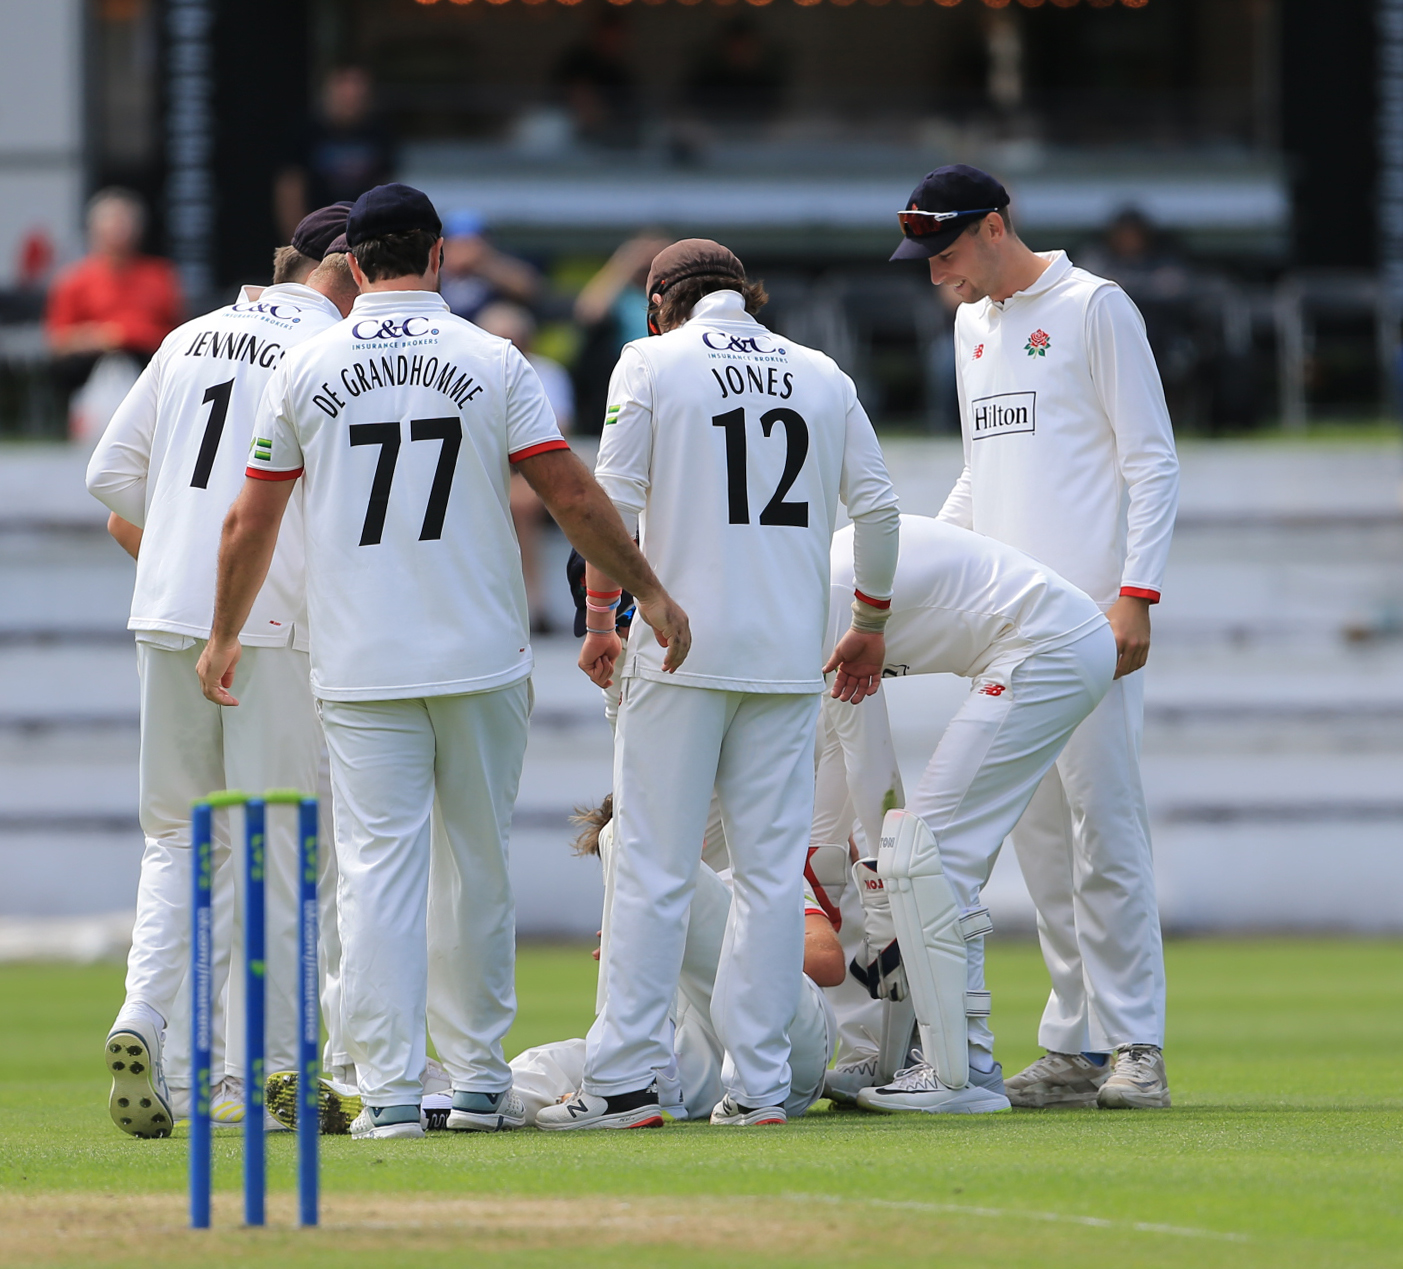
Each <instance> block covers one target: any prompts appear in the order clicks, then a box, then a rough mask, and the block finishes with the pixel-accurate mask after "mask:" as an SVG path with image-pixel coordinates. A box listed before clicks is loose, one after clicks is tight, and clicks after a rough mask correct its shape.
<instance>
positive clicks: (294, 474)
mask: <svg viewBox="0 0 1403 1269" xmlns="http://www.w3.org/2000/svg"><path fill="white" fill-rule="evenodd" d="M302 470H303V469H302V468H301V467H299V468H298V469H297V470H296V471H264V470H263V468H261V467H245V468H244V475H245V476H252V477H253V479H254V480H296V479H297V478H298V477H299V476H300V475H301V474H302Z"/></svg>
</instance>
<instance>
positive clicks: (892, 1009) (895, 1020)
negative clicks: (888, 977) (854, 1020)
mask: <svg viewBox="0 0 1403 1269" xmlns="http://www.w3.org/2000/svg"><path fill="white" fill-rule="evenodd" d="M915 1025H916V1012H915V1010H914V1009H912V1007H911V1001H910V1000H909V999H906V1000H884V1001H882V1047H881V1049H880V1050H879V1051H878V1053H877V1072H878V1075H879V1076H880V1077H881V1078H880V1079H879V1080H878V1081H877V1082H878V1083H880V1084H889V1083H891V1081H892V1078H893V1077H894V1076H895V1075H896V1073H897V1071H899V1070H901V1068H902V1067H904V1066H906V1065H908V1059H907V1054H909V1053H910V1052H911V1030H912V1028H913V1027H914V1026H915Z"/></svg>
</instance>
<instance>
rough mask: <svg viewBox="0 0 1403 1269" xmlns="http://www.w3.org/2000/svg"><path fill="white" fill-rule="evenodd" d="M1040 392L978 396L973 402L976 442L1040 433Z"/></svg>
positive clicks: (971, 403) (972, 414) (973, 432)
mask: <svg viewBox="0 0 1403 1269" xmlns="http://www.w3.org/2000/svg"><path fill="white" fill-rule="evenodd" d="M1037 401H1038V394H1037V393H1036V392H1000V393H998V394H997V395H996V396H992V397H976V398H975V399H974V400H973V401H971V402H970V411H971V418H972V419H973V427H972V428H971V429H970V431H971V434H972V435H973V437H974V439H975V440H976V441H977V440H981V439H983V438H984V437H986V436H1007V435H1009V433H1011V432H1032V431H1036V430H1037V429H1036V424H1037Z"/></svg>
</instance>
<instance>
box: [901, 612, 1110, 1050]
mask: <svg viewBox="0 0 1403 1269" xmlns="http://www.w3.org/2000/svg"><path fill="white" fill-rule="evenodd" d="M1115 664H1116V644H1115V638H1114V636H1113V635H1112V634H1111V629H1110V627H1109V626H1104V625H1103V626H1100V627H1098V628H1097V629H1096V630H1093V631H1092V632H1091V633H1090V634H1088V635H1085V636H1083V637H1082V638H1080V639H1078V640H1077V641H1076V642H1075V643H1071V644H1068V645H1067V646H1066V647H1064V648H1058V649H1056V650H1054V651H1052V652H1039V653H1035V654H1034V655H1033V656H1030V657H1028V658H1027V659H1026V660H1024V661H1021V662H1019V663H1018V664H1016V665H1014V666H1012V667H1009V668H1007V669H1005V670H1003V671H994V672H990V673H989V674H986V675H984V676H981V677H980V678H977V679H975V680H974V681H973V682H972V683H971V685H970V693H969V696H967V697H966V698H965V702H964V704H963V705H961V706H960V708H959V710H958V711H957V712H956V714H955V717H954V718H952V719H951V720H950V725H949V726H948V727H947V728H946V729H945V733H944V734H943V735H942V736H941V738H940V743H939V744H938V745H936V747H935V752H934V753H933V754H932V755H931V759H930V762H929V763H928V764H927V765H926V769H925V771H924V772H923V773H922V775H921V779H920V783H919V784H918V785H917V786H916V791H915V793H914V794H913V795H912V797H911V799H910V800H909V801H908V803H907V805H906V809H907V810H908V811H911V812H912V813H913V814H916V815H919V816H920V817H921V818H922V819H923V820H925V822H926V824H927V825H928V826H929V827H930V830H931V832H932V833H933V834H934V835H935V840H936V842H937V843H938V844H939V847H940V858H941V861H942V864H943V867H944V870H945V875H946V877H948V878H949V880H950V884H951V886H952V887H953V888H954V891H955V897H956V899H957V900H958V901H959V904H960V910H961V912H962V913H963V912H969V911H971V910H973V909H974V908H977V907H979V906H980V904H979V895H980V891H981V890H982V889H983V888H984V884H985V882H987V881H988V880H989V873H990V872H991V871H992V870H993V867H994V861H995V860H996V859H998V857H999V851H1000V849H1001V848H1002V846H1003V841H1004V838H1005V837H1007V836H1008V834H1009V833H1010V832H1011V831H1012V830H1013V826H1014V825H1015V824H1016V823H1018V819H1019V817H1020V816H1021V815H1022V814H1023V812H1024V810H1025V809H1026V808H1027V806H1028V803H1029V801H1030V800H1031V799H1032V797H1033V793H1034V791H1035V790H1036V789H1037V787H1038V783H1039V781H1041V780H1042V778H1043V777H1044V776H1045V775H1046V774H1047V772H1048V771H1049V770H1050V769H1051V767H1052V765H1053V763H1054V762H1056V761H1057V757H1058V755H1059V754H1060V753H1061V752H1062V749H1063V746H1064V745H1066V744H1067V741H1068V739H1069V737H1070V736H1071V735H1072V733H1073V731H1074V730H1075V729H1076V727H1077V726H1078V724H1080V723H1081V722H1082V720H1083V719H1085V718H1086V717H1087V715H1089V714H1090V713H1091V711H1092V710H1093V709H1095V708H1096V706H1097V705H1098V704H1099V703H1100V701H1101V698H1102V697H1103V696H1104V695H1105V694H1106V689H1107V688H1108V687H1109V686H1110V683H1111V676H1112V675H1113V674H1114V673H1115ZM1034 897H1035V898H1036V896H1034ZM967 946H968V949H969V978H968V986H969V989H970V990H971V991H983V990H984V940H983V938H977V939H973V940H971V941H970V942H969V944H968V945H967ZM969 1044H970V1048H971V1050H972V1051H973V1053H974V1054H975V1055H981V1054H982V1055H983V1057H984V1059H985V1060H983V1061H977V1062H976V1065H978V1066H980V1067H982V1068H984V1069H987V1065H988V1060H989V1059H991V1058H992V1055H993V1051H994V1035H993V1032H992V1031H991V1030H990V1028H989V1023H988V1021H987V1019H985V1018H980V1017H971V1018H970V1020H969Z"/></svg>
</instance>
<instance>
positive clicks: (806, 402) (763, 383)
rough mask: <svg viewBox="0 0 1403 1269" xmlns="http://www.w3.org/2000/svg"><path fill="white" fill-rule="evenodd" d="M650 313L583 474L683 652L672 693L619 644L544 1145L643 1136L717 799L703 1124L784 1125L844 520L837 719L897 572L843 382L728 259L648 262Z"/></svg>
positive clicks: (599, 577) (604, 657) (692, 249)
mask: <svg viewBox="0 0 1403 1269" xmlns="http://www.w3.org/2000/svg"><path fill="white" fill-rule="evenodd" d="M647 290H648V295H649V298H650V302H651V304H652V305H653V310H654V311H653V317H652V319H651V320H652V323H653V329H654V330H656V331H658V332H660V334H659V336H658V337H657V338H651V339H641V340H636V341H634V342H633V343H631V344H629V345H627V346H626V347H625V349H624V351H623V355H622V357H621V358H620V360H619V364H618V366H617V367H616V368H615V371H614V376H613V380H612V382H611V385H610V389H609V401H610V405H609V409H608V414H607V417H606V421H605V426H604V434H603V439H602V441H601V444H600V451H599V459H598V463H597V465H596V468H595V470H596V474H597V478H598V479H599V482H600V484H602V485H603V486H604V488H605V489H606V491H607V492H608V494H609V496H610V497H611V498H612V499H613V501H614V504H615V505H616V506H617V507H618V508H619V509H620V511H621V512H622V513H623V515H624V516H625V523H626V524H627V526H628V528H629V529H632V528H633V527H634V526H635V525H637V527H638V530H639V533H640V541H641V543H642V547H643V552H644V554H645V555H646V556H647V557H648V559H649V561H650V563H652V564H653V565H654V567H656V568H657V569H658V573H659V576H660V577H662V578H664V579H665V584H666V585H667V586H668V587H669V589H672V590H674V591H675V592H676V593H677V594H678V597H679V599H680V600H681V602H682V603H684V605H687V606H688V611H689V612H690V613H691V614H692V620H693V621H694V622H695V623H696V627H695V628H696V643H695V646H694V650H693V653H692V656H691V657H690V658H689V660H688V662H687V665H686V666H685V667H684V668H683V669H681V670H679V671H678V672H677V673H676V674H669V673H668V672H667V670H668V667H667V666H666V665H665V664H663V663H662V659H661V657H660V656H659V654H658V651H657V649H656V648H655V647H654V646H652V644H651V643H650V641H648V640H646V639H639V638H637V637H636V636H635V637H633V638H630V640H629V648H628V657H627V661H626V662H625V664H624V665H623V667H622V670H621V674H622V680H623V686H622V699H621V703H620V707H619V715H618V727H617V733H616V740H615V754H614V799H615V800H614V808H615V825H616V833H617V838H616V841H617V850H618V862H617V864H616V867H615V876H614V895H613V902H612V905H611V921H612V938H611V940H610V943H609V946H608V947H607V948H606V949H605V952H604V955H603V960H602V963H601V971H600V972H601V974H602V975H603V976H604V983H605V988H604V991H605V998H604V1002H603V1008H602V1009H601V1011H600V1013H599V1016H598V1017H597V1018H596V1019H595V1023H594V1026H593V1027H592V1028H591V1029H590V1033H589V1037H588V1043H587V1057H586V1061H585V1069H584V1080H583V1087H582V1089H581V1092H580V1096H579V1097H578V1098H576V1099H572V1101H571V1102H570V1104H569V1107H568V1108H566V1107H547V1108H546V1109H545V1110H543V1111H542V1112H541V1113H540V1114H539V1115H538V1116H537V1120H536V1122H537V1126H538V1127H541V1128H548V1129H572V1128H586V1127H604V1128H629V1127H635V1126H638V1125H640V1124H644V1123H651V1122H655V1120H656V1116H657V1108H658V1092H657V1078H658V1075H657V1073H658V1072H659V1071H663V1070H666V1068H667V1066H668V1064H669V1063H670V1061H671V1060H672V1047H671V1043H670V1038H669V1034H668V1009H669V1007H670V1006H671V1004H672V1000H673V996H674V994H675V992H676V989H677V982H678V974H679V972H680V969H681V965H682V955H683V948H684V945H685V940H686V918H687V911H688V908H689V906H690V904H691V900H692V894H693V891H694V888H695V884H696V876H697V870H698V866H699V863H700V855H701V847H702V841H703V835H704V833H705V830H706V822H707V810H708V807H709V806H710V803H711V799H712V792H713V789H714V790H715V793H716V796H717V798H718V801H719V805H720V810H721V815H722V819H723V822H724V825H725V835H726V844H727V848H728V850H729V854H730V863H731V867H732V881H733V886H734V891H733V899H732V904H731V910H730V916H729V918H728V924H727V931H726V938H725V944H724V947H723V949H722V953H721V964H720V969H719V971H718V973H717V978H716V987H715V991H714V993H713V996H712V1003H711V1016H712V1019H713V1021H714V1022H715V1025H716V1033H717V1035H718V1036H719V1038H720V1040H721V1042H722V1044H723V1045H724V1046H725V1051H726V1066H725V1071H724V1074H723V1082H724V1085H725V1089H726V1095H725V1096H724V1097H723V1098H722V1099H721V1101H720V1102H719V1103H718V1104H717V1106H716V1108H715V1110H714V1112H713V1114H712V1122H713V1123H717V1124H734V1125H746V1124H759V1123H766V1124H769V1123H782V1122H784V1118H785V1111H784V1104H785V1102H786V1101H787V1100H788V1098H789V1096H790V1094H791V1092H792V1088H791V1072H790V1064H789V1042H788V1040H787V1038H786V1036H785V1023H786V1022H787V1021H788V1019H789V1018H790V1016H791V1015H792V1013H793V1009H794V1001H795V1000H796V999H797V998H798V996H799V991H800V980H801V977H802V972H803V905H802V903H801V894H802V887H803V866H804V851H805V848H806V846H807V844H808V835H809V824H810V820H811V819H812V815H813V744H814V725H815V720H816V718H817V714H818V695H819V693H820V692H821V691H822V689H823V673H822V670H823V637H824V630H825V625H826V620H827V608H828V575H829V567H828V551H829V543H830V540H831V537H832V532H833V524H834V519H835V517H836V515H837V512H838V504H839V502H840V501H841V502H843V503H845V504H846V506H847V509H848V513H849V514H850V515H851V516H852V518H853V520H854V521H855V522H856V524H857V550H858V565H857V574H858V580H857V585H858V588H859V592H858V595H857V598H856V599H855V600H854V601H853V608H854V615H853V624H854V627H855V628H854V629H852V630H850V631H849V632H848V634H846V635H845V636H844V637H843V639H842V640H840V641H839V643H838V647H837V649H836V650H835V652H834V655H833V664H834V665H836V666H837V667H838V679H839V686H838V688H837V690H838V691H840V693H841V694H842V695H843V696H844V697H845V698H851V699H855V700H860V699H861V698H862V696H863V695H864V694H866V693H867V692H870V691H873V690H875V689H876V686H877V683H878V676H879V674H880V672H881V647H882V640H881V633H880V632H881V626H882V624H883V622H884V620H885V615H886V607H887V602H888V601H887V596H888V594H889V592H890V586H891V575H892V571H893V569H894V568H895V566H896V537H897V510H896V494H895V492H894V490H893V489H892V486H891V481H890V479H889V477H888V475H887V471H886V467H885V465H884V464H883V462H882V455H881V450H880V448H879V447H878V445H877V438H876V436H875V434H874V433H873V431H872V425H871V424H870V423H869V422H868V420H867V416H866V414H864V413H863V410H862V406H861V405H860V404H859V403H858V400H857V393H856V391H855V390H854V388H853V385H852V381H851V380H850V379H849V378H848V377H847V376H846V375H844V374H843V373H842V371H841V370H839V369H838V367H837V366H836V365H835V364H834V363H833V362H832V361H831V360H830V359H829V358H828V357H825V356H824V355H823V354H821V353H817V352H814V351H812V350H810V349H807V348H804V347H802V346H800V345H797V344H795V343H794V342H793V341H792V340H789V339H785V338H782V337H780V336H777V335H775V334H773V333H772V332H770V331H769V330H767V329H766V328H765V327H764V326H762V325H761V324H760V323H759V322H758V321H757V320H756V319H755V313H756V312H757V311H758V309H759V308H760V306H761V304H763V302H764V299H765V296H764V291H763V289H762V288H761V287H760V286H759V285H758V284H757V283H754V282H752V281H750V280H749V279H748V278H747V277H746V274H745V270H744V268H743V266H742V265H741V262H740V261H739V260H738V259H737V258H736V257H735V256H734V255H733V254H732V253H731V252H730V251H728V250H727V249H726V248H725V247H723V246H721V245H720V244H718V243H715V242H710V241H708V240H705V239H689V240H686V241H683V242H680V243H674V244H673V245H672V246H671V247H669V248H667V249H666V250H664V251H662V252H660V253H659V254H658V256H657V257H656V259H655V260H654V261H653V266H652V271H651V273H650V276H649V279H648V288H647ZM594 563H597V562H594ZM586 578H587V583H588V587H589V590H590V591H591V592H592V594H591V596H590V598H591V601H592V602H591V608H590V609H589V610H588V615H589V616H590V618H591V621H590V623H589V626H590V629H589V632H588V633H587V635H586V638H585V643H584V647H583V649H582V651H581V655H580V664H581V666H582V667H584V668H586V669H587V670H588V672H589V673H590V675H591V677H592V678H593V679H594V681H595V682H597V683H599V684H600V685H601V686H603V685H604V684H605V683H607V682H609V681H610V680H611V679H612V677H613V673H614V671H615V662H616V659H617V657H618V655H619V648H620V645H619V640H618V638H617V635H616V634H615V631H614V622H613V609H612V605H613V604H614V602H615V601H616V599H617V597H618V595H617V592H618V590H619V584H620V583H622V584H623V585H625V586H628V588H629V589H630V590H634V588H633V587H632V586H631V585H629V583H628V581H627V579H624V578H614V577H613V576H612V575H610V574H608V572H607V570H601V569H598V568H589V569H587V571H586ZM634 594H635V595H637V591H636V590H634Z"/></svg>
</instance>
